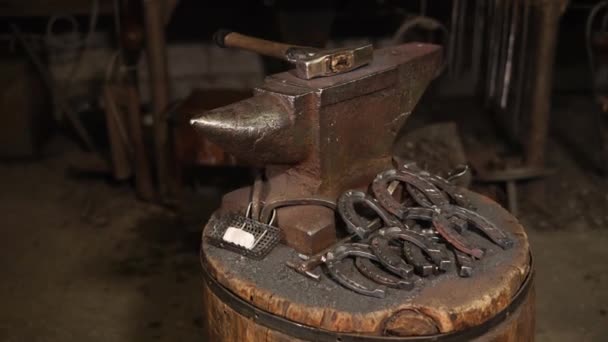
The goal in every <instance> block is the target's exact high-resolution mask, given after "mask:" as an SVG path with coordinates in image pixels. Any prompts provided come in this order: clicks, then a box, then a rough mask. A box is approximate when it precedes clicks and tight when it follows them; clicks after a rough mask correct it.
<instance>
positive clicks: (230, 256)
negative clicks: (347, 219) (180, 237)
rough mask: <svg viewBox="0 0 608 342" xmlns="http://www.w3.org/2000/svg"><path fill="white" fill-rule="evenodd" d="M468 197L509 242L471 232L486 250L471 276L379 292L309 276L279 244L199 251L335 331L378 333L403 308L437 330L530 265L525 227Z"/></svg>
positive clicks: (502, 303)
mask: <svg viewBox="0 0 608 342" xmlns="http://www.w3.org/2000/svg"><path fill="white" fill-rule="evenodd" d="M469 197H470V198H471V203H472V205H473V206H474V207H476V208H477V210H478V212H479V213H480V214H481V215H484V216H485V217H486V218H488V219H489V220H490V221H492V222H493V223H494V224H496V225H497V226H498V227H500V228H501V229H503V230H505V231H508V232H510V234H511V236H512V238H513V240H514V241H515V244H514V246H513V247H512V248H510V249H507V250H502V249H500V247H499V246H497V245H494V244H492V243H490V242H489V241H488V240H486V239H484V238H482V237H480V236H478V235H477V234H474V235H473V236H472V238H474V239H476V242H478V244H479V245H481V246H482V247H483V248H485V249H486V250H487V251H486V256H484V258H482V259H481V260H479V261H476V262H475V263H474V274H473V276H472V277H471V278H460V277H459V276H458V275H457V274H456V272H455V271H454V270H452V271H450V272H448V273H446V274H442V275H440V276H434V277H431V278H424V279H423V278H420V279H418V280H417V281H416V287H415V288H414V289H413V290H411V291H406V290H398V289H390V288H389V289H387V292H386V297H385V298H383V299H380V298H373V297H366V296H362V295H359V294H357V293H354V292H352V291H350V290H348V289H345V288H343V287H341V286H340V285H338V284H337V283H336V282H334V281H333V280H331V279H329V278H328V277H327V276H326V275H323V276H322V279H321V281H320V282H315V281H314V280H311V279H309V278H306V277H304V276H303V275H301V274H298V273H296V272H294V271H293V270H291V269H290V268H288V267H287V266H286V265H285V262H286V261H288V260H296V259H297V253H296V252H295V251H293V250H292V249H290V248H289V247H286V246H284V245H280V246H278V247H277V248H275V249H274V250H273V251H272V252H271V253H270V254H269V255H268V256H267V257H266V258H265V259H264V260H261V261H256V260H252V259H248V258H245V257H242V256H240V255H238V254H236V253H233V252H230V251H227V250H224V249H220V248H216V247H214V246H212V245H209V244H208V243H206V242H205V241H203V244H202V249H201V257H202V258H203V259H204V260H203V261H204V263H205V265H207V269H208V271H209V273H210V275H211V276H212V277H214V278H215V279H216V280H217V281H218V282H219V283H220V284H222V285H223V286H224V287H226V288H227V289H229V290H230V291H231V292H233V293H234V294H236V295H237V296H239V297H240V298H241V299H243V300H245V301H247V302H249V303H251V304H253V305H254V306H256V307H258V308H259V309H262V310H265V311H267V312H270V313H272V314H274V315H277V316H280V317H283V318H287V319H289V320H292V321H295V322H298V323H301V324H306V325H309V326H313V327H318V328H322V329H326V330H330V331H336V332H352V333H368V334H381V333H382V332H383V331H384V330H385V329H386V325H387V322H389V321H390V320H391V319H392V320H393V321H394V320H395V318H396V317H397V316H398V315H399V314H400V313H403V312H405V311H407V312H409V313H411V312H414V313H415V315H418V316H420V317H418V319H416V320H414V321H416V322H417V321H420V319H419V318H421V317H422V318H424V319H423V320H422V321H427V322H429V321H430V322H432V324H434V327H433V329H436V330H437V331H436V332H439V333H448V332H453V331H459V330H463V329H466V328H468V327H472V326H476V325H479V324H481V323H483V322H484V321H486V320H488V319H489V318H491V317H493V316H494V315H496V314H497V313H499V312H500V311H502V310H503V309H505V308H506V307H507V306H508V305H509V303H510V302H511V299H512V298H513V296H514V294H515V293H516V292H517V291H518V290H519V288H520V286H521V284H522V282H523V281H524V279H525V278H526V276H527V275H528V273H529V271H530V255H529V245H528V239H527V236H526V233H525V231H524V229H523V227H522V226H521V225H520V224H519V223H518V222H517V220H516V219H515V218H514V217H513V216H512V215H511V214H509V213H508V212H507V211H506V210H504V209H503V208H502V207H501V206H500V205H498V204H497V203H495V202H494V201H492V200H490V199H488V198H486V197H484V196H481V195H479V194H475V193H472V192H471V193H470V196H469ZM353 267H354V266H353ZM406 321H407V322H410V323H411V322H414V321H412V320H406ZM410 323H406V324H405V325H408V324H410ZM410 328H411V334H419V333H417V330H416V328H415V327H405V332H403V333H404V334H405V335H407V331H408V329H410ZM401 330H403V329H401ZM423 330H424V329H423ZM427 333H431V331H427Z"/></svg>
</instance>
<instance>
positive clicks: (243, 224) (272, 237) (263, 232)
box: [206, 214, 281, 260]
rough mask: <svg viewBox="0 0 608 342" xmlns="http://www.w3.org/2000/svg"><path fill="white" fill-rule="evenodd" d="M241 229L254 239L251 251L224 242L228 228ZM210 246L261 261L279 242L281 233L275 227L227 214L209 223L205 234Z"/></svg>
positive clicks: (241, 216)
mask: <svg viewBox="0 0 608 342" xmlns="http://www.w3.org/2000/svg"><path fill="white" fill-rule="evenodd" d="M230 227H232V228H237V229H241V230H243V231H245V232H247V233H249V234H251V235H253V237H254V239H255V243H254V245H253V247H252V248H251V249H248V248H245V247H243V246H241V245H237V244H235V243H232V242H230V241H226V240H224V234H225V233H226V230H227V229H228V228H230ZM206 237H207V241H209V243H210V244H212V245H214V246H216V247H220V248H224V249H227V250H230V251H233V252H235V253H238V254H241V255H244V256H246V257H249V258H252V259H257V260H260V259H263V258H264V257H266V255H268V253H270V251H271V250H272V249H273V248H274V247H275V246H276V245H277V244H278V243H279V241H280V240H281V231H280V229H279V228H277V227H273V226H271V225H268V224H264V223H262V222H259V221H256V220H253V219H250V218H247V217H245V216H243V215H238V214H227V215H224V216H220V217H215V218H213V219H212V220H211V222H210V229H209V231H208V232H207V234H206Z"/></svg>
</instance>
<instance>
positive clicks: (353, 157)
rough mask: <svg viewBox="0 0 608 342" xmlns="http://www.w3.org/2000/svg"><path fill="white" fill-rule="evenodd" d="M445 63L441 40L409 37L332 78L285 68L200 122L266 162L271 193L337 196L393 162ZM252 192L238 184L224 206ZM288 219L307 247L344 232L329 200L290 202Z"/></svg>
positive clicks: (294, 238) (197, 122) (284, 223)
mask: <svg viewBox="0 0 608 342" xmlns="http://www.w3.org/2000/svg"><path fill="white" fill-rule="evenodd" d="M440 63H441V49H440V48H439V47H438V46H435V45H429V44H404V45H400V46H396V47H390V48H384V49H379V50H376V51H375V52H374V60H373V62H372V63H371V64H370V65H368V66H365V67H362V68H359V69H356V70H353V71H351V72H348V73H344V74H340V75H336V76H332V77H325V78H317V79H311V80H303V79H300V78H298V77H296V76H294V75H293V74H291V73H289V72H286V73H280V74H276V75H272V76H269V77H267V78H266V80H265V83H264V85H263V86H261V87H260V88H258V89H256V92H255V93H256V94H255V96H253V97H252V98H250V99H247V100H244V101H241V102H237V103H235V104H232V105H229V106H226V107H222V108H218V109H215V110H212V111H209V112H205V113H202V114H200V115H199V116H197V117H195V118H194V119H193V120H192V124H193V125H194V127H195V128H196V129H197V130H198V131H199V132H201V134H204V135H205V137H206V138H208V139H210V140H211V141H213V142H215V143H216V144H218V145H219V146H221V147H223V148H224V149H225V150H226V151H227V152H229V153H232V154H234V155H235V156H236V157H237V159H240V160H244V161H248V162H251V163H252V164H256V165H258V166H259V165H263V166H265V167H266V170H267V172H266V173H267V179H268V182H266V184H265V186H264V191H262V193H263V198H262V201H263V202H266V203H269V202H272V201H276V200H280V199H294V198H303V197H308V198H310V197H318V198H325V199H331V200H335V199H336V198H337V197H338V196H339V195H340V194H341V193H342V192H344V191H345V190H347V189H351V188H360V187H364V186H365V185H366V184H368V183H369V182H371V180H372V179H373V177H374V176H375V175H376V174H377V173H378V172H380V171H382V170H384V169H387V168H389V167H390V158H391V150H392V145H393V142H394V141H395V138H396V135H397V133H398V132H399V130H400V129H401V127H402V126H403V124H404V122H405V120H406V119H407V117H408V116H409V115H410V113H411V111H412V110H413V108H414V106H415V104H416V103H417V101H418V99H419V98H420V96H421V95H422V93H423V92H424V90H425V89H426V87H427V86H428V84H429V83H430V81H431V80H432V79H433V78H434V77H435V75H436V73H437V70H438V69H439V65H440ZM248 198H249V196H245V195H244V194H239V192H238V191H237V192H236V193H234V194H228V195H227V196H226V197H225V201H224V203H223V206H224V207H232V208H240V207H246V205H247V202H248ZM278 224H279V226H280V227H281V229H282V230H283V232H284V235H285V240H286V241H285V242H286V243H287V244H288V245H290V246H292V247H294V248H295V249H297V250H298V251H300V252H304V253H315V252H317V251H319V250H322V249H323V248H325V247H326V246H328V245H329V244H331V243H333V242H334V241H335V224H334V217H333V212H332V211H331V210H329V209H327V208H321V207H314V206H300V207H288V208H282V209H280V210H279V211H278Z"/></svg>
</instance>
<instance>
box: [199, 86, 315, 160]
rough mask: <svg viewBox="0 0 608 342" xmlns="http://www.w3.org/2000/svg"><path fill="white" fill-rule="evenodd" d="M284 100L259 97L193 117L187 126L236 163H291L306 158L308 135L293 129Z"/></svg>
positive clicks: (273, 97) (292, 121) (300, 130)
mask: <svg viewBox="0 0 608 342" xmlns="http://www.w3.org/2000/svg"><path fill="white" fill-rule="evenodd" d="M283 102H284V100H282V99H280V98H278V97H277V96H273V95H271V94H260V95H258V96H254V97H251V98H248V99H245V100H243V101H239V102H236V103H233V104H230V105H228V106H224V107H220V108H217V109H213V110H210V111H206V112H204V113H202V114H199V115H197V116H195V117H194V118H193V119H192V120H191V121H190V124H191V125H192V126H193V127H194V128H195V129H196V130H197V131H198V132H199V133H200V134H201V135H202V136H204V137H206V138H208V139H209V140H211V141H213V142H214V143H216V144H217V145H219V146H221V147H222V148H223V149H224V150H225V151H226V152H228V153H230V154H232V155H234V156H235V157H236V158H237V159H238V160H240V161H243V162H248V163H253V164H261V165H266V164H293V163H296V162H298V161H301V160H302V159H304V158H305V157H306V153H307V151H308V148H307V147H308V145H309V142H308V140H309V139H308V138H307V137H309V134H308V132H305V131H307V130H306V129H305V127H297V125H296V121H295V118H294V117H293V116H292V115H290V114H289V110H288V107H287V105H286V104H285V103H283Z"/></svg>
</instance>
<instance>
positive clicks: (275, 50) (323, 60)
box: [213, 30, 374, 80]
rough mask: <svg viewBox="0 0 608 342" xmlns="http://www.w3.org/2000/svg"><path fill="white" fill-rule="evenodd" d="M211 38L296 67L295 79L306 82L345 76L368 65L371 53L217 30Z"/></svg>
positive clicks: (367, 49)
mask: <svg viewBox="0 0 608 342" xmlns="http://www.w3.org/2000/svg"><path fill="white" fill-rule="evenodd" d="M213 39H214V40H215V42H216V43H217V45H219V46H220V47H233V48H238V49H243V50H247V51H251V52H255V53H259V54H261V55H264V56H269V57H274V58H278V59H282V60H284V61H287V62H290V63H292V64H294V65H295V67H296V70H295V73H296V76H298V77H299V78H303V79H306V80H309V79H311V78H315V77H323V76H333V75H337V74H341V73H345V72H348V71H351V70H354V69H357V68H359V67H362V66H364V65H366V64H369V63H370V62H371V61H372V58H373V50H374V49H373V47H372V45H371V44H367V45H362V46H358V47H354V48H340V49H331V50H325V49H317V48H313V47H307V46H297V45H289V44H284V43H279V42H273V41H269V40H264V39H260V38H255V37H250V36H246V35H244V34H240V33H237V32H232V31H228V30H219V31H217V32H216V33H215V34H214V35H213Z"/></svg>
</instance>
